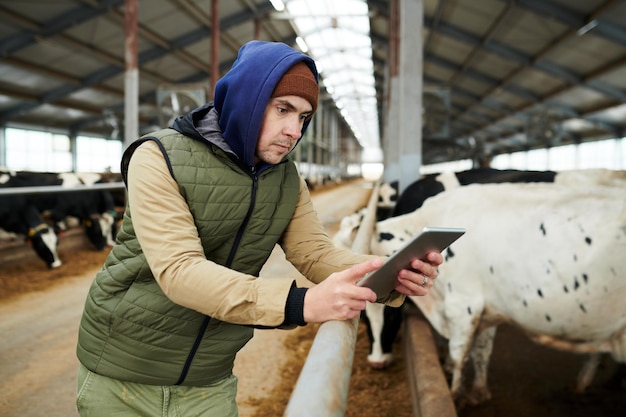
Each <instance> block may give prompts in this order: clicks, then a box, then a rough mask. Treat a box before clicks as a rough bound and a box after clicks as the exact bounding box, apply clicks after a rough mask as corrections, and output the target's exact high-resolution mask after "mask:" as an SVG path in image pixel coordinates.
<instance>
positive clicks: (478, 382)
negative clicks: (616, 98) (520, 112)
mask: <svg viewBox="0 0 626 417" xmlns="http://www.w3.org/2000/svg"><path fill="white" fill-rule="evenodd" d="M616 181H617V182H613V184H616V185H617V186H615V187H603V186H597V185H590V184H597V183H598V182H599V181H598V180H593V181H591V183H590V184H587V186H583V183H584V181H577V182H576V184H577V185H578V187H571V186H563V185H559V184H558V183H559V181H557V184H506V185H505V184H501V185H470V186H468V187H460V188H457V189H454V190H451V191H447V192H445V193H442V194H440V195H437V196H435V197H432V198H430V199H428V200H427V201H426V202H425V203H424V205H423V207H422V208H421V209H419V210H417V211H415V212H414V213H412V214H407V215H403V216H399V217H395V218H390V219H387V220H385V221H382V222H379V223H378V224H377V230H376V233H377V236H379V238H377V239H374V241H373V242H372V246H371V250H372V253H375V254H379V255H388V254H390V253H391V252H393V250H395V249H397V248H398V247H399V246H400V245H401V244H402V243H403V241H404V240H405V239H406V238H408V237H409V236H410V235H412V234H414V233H416V232H417V231H418V230H420V229H421V227H422V226H425V225H442V226H444V225H445V226H450V225H454V226H463V227H466V228H467V229H468V234H466V236H464V237H463V238H461V240H459V242H458V243H455V244H454V245H453V246H452V248H451V250H450V251H449V252H448V253H447V259H446V262H445V263H444V265H442V267H441V268H440V278H439V279H438V280H437V281H436V284H435V287H434V288H433V290H432V291H431V295H430V296H428V297H415V298H412V301H414V302H415V303H416V304H417V305H418V307H420V309H421V310H422V312H424V314H425V315H426V317H427V318H428V319H429V321H430V322H431V324H432V325H433V326H434V327H435V329H436V330H437V331H438V332H439V333H440V334H441V335H443V336H444V337H446V338H448V339H449V349H450V352H449V353H450V357H451V359H452V362H453V364H454V368H453V382H452V387H451V389H452V392H453V394H454V395H455V396H456V397H457V399H458V397H459V396H460V387H461V370H462V366H463V363H464V362H465V360H466V359H467V357H468V354H470V355H471V357H472V358H473V359H474V366H475V375H476V376H475V380H474V384H473V390H472V392H470V393H469V394H468V397H467V398H468V399H469V401H470V402H471V403H479V402H481V401H484V400H486V399H488V398H489V396H490V394H489V391H488V388H487V381H486V375H487V373H486V368H487V365H488V361H489V355H490V353H491V347H492V343H493V337H494V335H495V327H493V326H495V325H497V324H498V323H499V322H502V321H509V322H513V323H515V324H517V325H519V326H521V327H522V328H523V329H525V330H526V331H528V332H529V333H530V334H532V335H534V337H535V339H536V340H537V341H538V342H541V343H545V344H548V345H550V346H553V347H558V348H566V349H570V350H573V351H576V352H582V353H595V352H610V353H612V354H613V356H614V357H615V358H616V359H617V360H618V361H620V362H624V361H626V330H624V329H625V328H626V327H625V324H626V307H624V306H626V305H625V304H623V303H620V302H619V301H618V300H619V298H615V297H616V296H617V297H622V296H623V295H624V292H625V291H626V285H625V284H624V282H625V281H624V275H625V274H626V262H625V261H624V258H623V256H622V257H620V256H619V255H618V254H619V251H623V250H624V248H625V246H626V224H625V221H626V211H625V210H626V208H625V207H626V206H625V203H626V201H625V198H624V196H625V195H626V194H625V193H624V190H625V189H626V188H625V186H626V182H621V183H620V182H619V181H622V180H619V179H618V180H616ZM565 182H566V181H565ZM621 184H623V185H621ZM381 236H384V237H385V238H384V239H383V238H380V237H381ZM592 271H593V272H592ZM592 283H593V287H592V286H591V284H592ZM609 294H610V295H609ZM617 294H619V295H617ZM603 308H604V312H605V314H603V313H601V310H602V309H603ZM385 319H387V317H385ZM378 321H381V320H378ZM385 324H386V323H385ZM393 326H394V327H397V326H396V324H395V323H394V324H393ZM472 343H473V346H474V348H473V350H471V347H472ZM594 358H597V354H596V355H595V356H592V361H591V362H593V359H594ZM594 371H595V367H594V365H593V364H592V365H591V366H589V367H586V368H584V369H583V372H581V374H580V376H579V386H580V385H581V384H583V385H584V384H588V383H589V381H590V380H591V378H592V377H593V372H594Z"/></svg>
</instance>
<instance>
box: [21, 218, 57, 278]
mask: <svg viewBox="0 0 626 417" xmlns="http://www.w3.org/2000/svg"><path fill="white" fill-rule="evenodd" d="M27 240H28V242H30V244H31V246H32V247H33V249H34V250H35V252H36V253H37V255H38V256H39V257H40V258H41V259H42V260H43V261H44V262H45V263H46V265H48V268H57V267H59V266H61V264H62V262H61V260H60V259H59V255H58V254H57V242H58V239H57V235H56V233H54V230H53V229H52V228H51V227H49V226H48V225H47V224H46V223H41V224H40V225H38V226H36V227H33V228H31V229H30V230H29V231H28V235H27Z"/></svg>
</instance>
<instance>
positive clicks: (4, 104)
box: [0, 0, 626, 163]
mask: <svg viewBox="0 0 626 417" xmlns="http://www.w3.org/2000/svg"><path fill="white" fill-rule="evenodd" d="M423 1H424V28H423V33H422V36H423V42H424V61H423V71H424V85H425V90H424V106H425V113H424V134H423V140H424V145H423V152H424V162H425V163H429V162H439V161H446V160H453V159H460V158H464V157H468V156H471V155H473V154H474V153H475V152H479V151H482V150H486V151H488V152H491V153H495V154H497V153H504V152H511V151H515V150H523V149H532V148H539V147H549V146H556V145H559V144H566V143H578V142H584V141H591V140H598V139H604V138H613V137H623V136H624V129H625V127H626V2H624V1H619V0H606V1H605V0H577V1H569V0H514V1H513V0H423ZM389 3H390V2H389V1H388V0H369V1H367V6H368V11H369V13H368V17H369V23H370V33H369V37H370V39H371V49H372V60H373V73H374V84H375V90H376V98H377V109H378V114H379V116H378V117H382V115H383V109H384V106H385V103H384V98H385V97H386V83H387V81H386V78H385V77H386V74H387V73H388V63H389V25H390V12H389V10H390V4H389ZM210 13H211V0H196V1H194V0H150V1H140V5H139V45H138V49H139V53H138V55H139V74H140V85H139V89H140V91H139V113H140V119H139V121H140V127H141V129H142V130H150V129H152V128H153V127H155V126H157V125H161V124H162V120H163V119H164V118H167V117H169V116H171V112H172V110H171V108H172V103H171V95H167V94H164V92H171V91H172V90H176V89H177V88H181V89H185V91H187V93H188V92H189V91H195V92H196V93H203V92H204V93H207V90H206V89H207V86H208V85H209V78H210V77H209V76H210V67H211V65H210V57H211V16H210ZM219 17H220V23H219V25H220V48H219V68H220V72H221V73H222V74H223V73H224V72H225V71H227V70H228V68H230V65H231V64H232V62H233V60H234V58H235V56H236V53H237V50H238V49H239V47H240V46H241V45H242V44H243V43H245V42H247V41H249V40H251V39H253V38H254V36H255V33H258V34H259V39H264V40H272V41H283V42H286V43H288V44H291V45H294V46H295V45H296V43H295V38H296V36H297V35H298V34H299V33H297V26H296V25H295V24H294V23H293V21H292V20H290V19H288V18H284V16H282V17H281V16H279V15H277V14H276V11H275V9H274V7H273V6H272V5H271V4H270V2H269V1H267V0H234V1H221V2H219ZM320 18H323V19H326V20H328V22H329V23H328V24H329V25H332V24H333V18H334V17H333V16H332V15H330V14H328V15H327V16H321V17H320ZM0 23H1V24H0V51H1V53H2V60H0V124H3V125H31V126H38V127H44V128H47V129H55V130H56V129H58V130H62V131H71V132H78V133H79V134H97V135H107V136H109V135H111V134H112V133H114V132H116V131H119V126H120V123H121V122H122V121H123V119H124V117H123V109H124V79H125V59H124V0H100V1H96V0H55V1H53V2H48V1H33V0H23V1H11V2H8V1H4V2H0ZM326 97H327V99H329V97H330V96H329V95H326ZM178 98H179V100H181V103H179V104H180V105H181V106H184V105H185V104H186V103H185V101H190V102H193V101H194V96H193V94H186V95H180V96H178ZM168 100H169V101H168ZM380 126H383V123H382V122H381V123H380ZM116 129H117V130H116ZM122 131H123V129H122Z"/></svg>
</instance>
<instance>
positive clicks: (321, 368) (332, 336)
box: [284, 183, 379, 417]
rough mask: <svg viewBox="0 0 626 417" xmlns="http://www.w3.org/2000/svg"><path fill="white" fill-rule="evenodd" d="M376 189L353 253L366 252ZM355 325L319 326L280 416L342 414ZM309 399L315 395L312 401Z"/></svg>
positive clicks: (356, 321) (337, 416)
mask: <svg viewBox="0 0 626 417" xmlns="http://www.w3.org/2000/svg"><path fill="white" fill-rule="evenodd" d="M378 190H379V184H378V183H376V184H375V185H374V189H373V191H372V194H371V196H370V200H369V203H368V205H367V208H368V209H367V213H366V214H365V217H364V218H363V221H362V222H361V227H360V228H359V231H358V233H357V236H356V238H355V240H354V243H353V245H352V250H353V251H354V252H357V253H369V243H370V240H371V236H372V231H373V229H374V224H375V222H376V206H377V203H378ZM358 324H359V319H358V318H355V319H353V320H346V321H328V322H325V323H322V324H321V325H320V328H319V330H318V331H317V334H316V335H315V339H314V340H313V345H312V346H311V350H310V351H309V355H308V356H307V359H306V362H305V364H304V367H303V368H302V371H301V373H300V376H299V378H298V381H297V383H296V386H295V388H294V390H293V393H292V394H291V399H290V400H289V403H288V404H287V409H286V410H285V414H284V416H286V417H309V416H311V417H313V416H317V417H319V416H325V417H331V416H333V417H341V416H343V415H344V414H345V410H346V406H347V399H348V389H349V385H350V375H351V373H352V362H353V360H354V350H355V347H356V336H357V330H358ZM312 396H315V400H314V401H313V400H312Z"/></svg>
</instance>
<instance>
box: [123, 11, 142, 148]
mask: <svg viewBox="0 0 626 417" xmlns="http://www.w3.org/2000/svg"><path fill="white" fill-rule="evenodd" d="M138 13H139V0H124V34H125V50H124V52H125V53H124V58H125V61H126V73H125V75H124V148H126V147H127V146H128V145H129V144H130V143H131V142H132V141H134V140H135V139H137V138H138V137H139V69H138V67H139V66H138V58H137V25H138V24H137V15H138Z"/></svg>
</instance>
